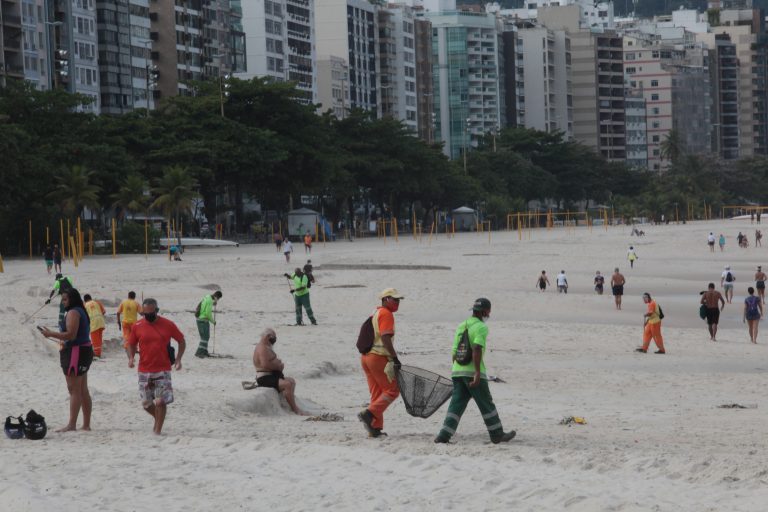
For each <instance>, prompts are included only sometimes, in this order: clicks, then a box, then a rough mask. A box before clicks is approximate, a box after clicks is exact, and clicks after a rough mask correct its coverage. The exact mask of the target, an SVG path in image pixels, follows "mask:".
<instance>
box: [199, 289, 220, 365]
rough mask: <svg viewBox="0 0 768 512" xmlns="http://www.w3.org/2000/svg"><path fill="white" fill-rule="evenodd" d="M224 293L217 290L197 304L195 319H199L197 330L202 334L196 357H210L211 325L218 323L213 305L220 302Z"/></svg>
mask: <svg viewBox="0 0 768 512" xmlns="http://www.w3.org/2000/svg"><path fill="white" fill-rule="evenodd" d="M221 297H222V293H221V290H216V291H215V292H213V293H212V294H210V295H206V296H205V297H203V299H202V300H201V301H200V303H199V304H198V305H197V310H196V311H195V319H196V320H197V332H198V333H199V334H200V344H199V345H198V346H197V351H196V352H195V357H208V356H210V354H209V353H208V341H209V340H210V339H211V325H216V318H214V316H213V307H214V306H215V305H216V304H218V303H219V299H221Z"/></svg>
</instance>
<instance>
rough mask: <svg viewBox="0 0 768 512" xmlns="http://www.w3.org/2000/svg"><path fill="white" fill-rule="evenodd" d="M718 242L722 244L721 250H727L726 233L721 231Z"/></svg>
mask: <svg viewBox="0 0 768 512" xmlns="http://www.w3.org/2000/svg"><path fill="white" fill-rule="evenodd" d="M717 244H718V245H719V246H720V252H723V251H724V250H725V235H724V234H722V233H720V237H719V238H718V240H717Z"/></svg>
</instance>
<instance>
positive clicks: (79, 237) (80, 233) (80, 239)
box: [77, 217, 83, 260]
mask: <svg viewBox="0 0 768 512" xmlns="http://www.w3.org/2000/svg"><path fill="white" fill-rule="evenodd" d="M77 243H78V245H79V246H80V252H79V253H78V257H79V258H80V259H81V260H82V259H83V228H82V225H81V224H80V217H78V218H77Z"/></svg>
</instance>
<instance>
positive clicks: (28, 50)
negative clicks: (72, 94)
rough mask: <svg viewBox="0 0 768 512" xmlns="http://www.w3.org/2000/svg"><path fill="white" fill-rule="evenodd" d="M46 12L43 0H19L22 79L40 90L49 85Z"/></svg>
mask: <svg viewBox="0 0 768 512" xmlns="http://www.w3.org/2000/svg"><path fill="white" fill-rule="evenodd" d="M6 3H13V2H6ZM46 14H47V11H46V9H45V1H44V0H22V1H21V26H22V44H23V51H24V79H25V80H27V81H28V82H30V83H32V84H34V86H35V88H37V89H40V90H45V89H48V88H49V87H50V84H49V77H50V70H49V68H48V66H49V65H50V61H49V59H48V44H49V40H48V27H49V25H48V24H46V21H47V19H46ZM0 44H2V43H0Z"/></svg>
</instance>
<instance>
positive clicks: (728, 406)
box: [717, 404, 757, 409]
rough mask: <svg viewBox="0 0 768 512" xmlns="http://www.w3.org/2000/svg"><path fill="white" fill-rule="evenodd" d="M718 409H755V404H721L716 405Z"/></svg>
mask: <svg viewBox="0 0 768 512" xmlns="http://www.w3.org/2000/svg"><path fill="white" fill-rule="evenodd" d="M717 408H718V409H757V404H747V405H741V404H723V405H718V406H717Z"/></svg>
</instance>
